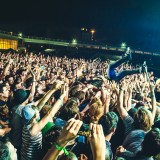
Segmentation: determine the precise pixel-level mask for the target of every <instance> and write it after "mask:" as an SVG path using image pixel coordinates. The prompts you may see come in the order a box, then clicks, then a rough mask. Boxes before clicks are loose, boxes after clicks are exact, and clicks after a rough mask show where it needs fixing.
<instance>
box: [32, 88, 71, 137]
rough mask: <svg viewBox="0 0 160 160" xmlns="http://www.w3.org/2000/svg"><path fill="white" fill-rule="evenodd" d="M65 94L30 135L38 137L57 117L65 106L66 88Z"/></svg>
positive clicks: (33, 128) (34, 127) (35, 125)
mask: <svg viewBox="0 0 160 160" xmlns="http://www.w3.org/2000/svg"><path fill="white" fill-rule="evenodd" d="M65 89H66V90H64V92H63V93H62V94H61V96H60V98H59V99H58V100H57V101H56V103H55V104H54V106H53V107H52V108H51V109H50V110H49V112H48V113H47V114H46V115H45V116H44V117H43V118H42V119H41V120H40V121H39V122H38V123H36V124H34V126H33V127H32V129H31V131H30V133H31V135H32V136H34V135H37V134H38V133H39V132H40V131H41V130H42V129H43V128H44V126H45V125H46V124H47V123H48V122H49V121H50V120H51V118H53V117H54V116H55V114H56V113H57V112H58V111H59V109H60V108H61V107H62V105H63V100H64V98H65V96H66V95H67V91H68V89H67V88H65Z"/></svg>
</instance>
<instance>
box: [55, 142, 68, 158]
mask: <svg viewBox="0 0 160 160" xmlns="http://www.w3.org/2000/svg"><path fill="white" fill-rule="evenodd" d="M55 147H56V149H57V150H59V151H62V150H63V152H64V154H65V155H66V156H68V155H69V152H68V151H67V150H66V148H65V147H61V146H59V145H58V144H55Z"/></svg>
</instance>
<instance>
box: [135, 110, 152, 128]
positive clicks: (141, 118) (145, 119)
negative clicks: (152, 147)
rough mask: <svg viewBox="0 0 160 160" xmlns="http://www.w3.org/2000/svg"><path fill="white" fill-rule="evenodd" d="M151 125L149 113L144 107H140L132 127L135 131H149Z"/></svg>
mask: <svg viewBox="0 0 160 160" xmlns="http://www.w3.org/2000/svg"><path fill="white" fill-rule="evenodd" d="M152 124H153V119H152V115H151V112H150V111H149V110H147V109H145V108H144V107H140V108H139V109H138V111H137V112H136V114H135V116H134V125H135V127H136V129H142V130H144V131H149V130H150V129H151V126H152Z"/></svg>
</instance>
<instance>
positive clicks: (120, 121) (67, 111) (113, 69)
mask: <svg viewBox="0 0 160 160" xmlns="http://www.w3.org/2000/svg"><path fill="white" fill-rule="evenodd" d="M131 59H132V57H131V53H128V52H126V54H125V55H124V56H123V58H122V59H120V60H118V61H116V62H114V63H112V64H111V63H110V61H102V60H101V59H100V58H96V59H93V60H86V59H71V58H67V57H66V56H64V57H55V56H51V55H50V56H47V55H45V54H42V53H38V54H35V53H32V52H29V53H24V54H22V53H10V52H9V53H0V160H42V159H43V160H56V159H58V160H76V159H79V160H91V159H93V160H114V159H115V160H153V159H156V160H160V155H159V154H160V79H158V78H157V77H154V73H153V72H148V71H147V66H146V64H144V65H143V66H142V67H139V68H136V67H135V66H133V65H132V63H128V61H131Z"/></svg>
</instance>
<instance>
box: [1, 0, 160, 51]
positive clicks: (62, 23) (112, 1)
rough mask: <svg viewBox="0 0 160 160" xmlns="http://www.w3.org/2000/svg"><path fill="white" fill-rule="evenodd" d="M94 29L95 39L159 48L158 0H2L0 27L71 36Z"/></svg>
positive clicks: (28, 32) (108, 42) (55, 35)
mask: <svg viewBox="0 0 160 160" xmlns="http://www.w3.org/2000/svg"><path fill="white" fill-rule="evenodd" d="M81 27H86V28H89V29H91V28H94V29H95V30H96V33H95V37H96V39H97V41H102V42H105V43H106V44H113V45H119V44H121V42H126V43H127V44H128V45H129V46H131V47H134V48H137V49H138V48H140V49H144V50H153V51H160V45H159V44H160V1H159V0H152V1H151V0H79V1H76V0H57V1H55V0H43V1H42V0H21V1H16V0H14V1H13V0H5V1H3V2H1V3H0V29H1V30H6V31H14V32H23V34H25V35H35V36H44V37H52V38H59V39H71V38H73V37H74V35H76V34H78V33H79V32H80V29H81Z"/></svg>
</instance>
